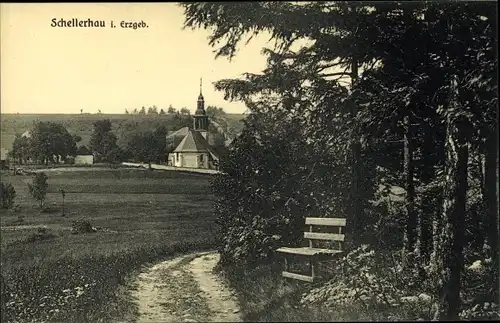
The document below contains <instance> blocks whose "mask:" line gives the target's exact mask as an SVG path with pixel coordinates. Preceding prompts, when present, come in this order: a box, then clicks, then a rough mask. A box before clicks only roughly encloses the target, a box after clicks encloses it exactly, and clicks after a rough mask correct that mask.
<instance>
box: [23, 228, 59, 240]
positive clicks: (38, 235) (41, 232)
mask: <svg viewBox="0 0 500 323" xmlns="http://www.w3.org/2000/svg"><path fill="white" fill-rule="evenodd" d="M55 237H56V235H55V234H53V233H52V232H49V231H48V230H47V228H45V227H41V228H38V229H37V232H35V233H33V234H31V235H29V236H28V237H26V238H25V239H24V240H23V242H24V243H33V242H38V241H43V240H48V239H52V238H55Z"/></svg>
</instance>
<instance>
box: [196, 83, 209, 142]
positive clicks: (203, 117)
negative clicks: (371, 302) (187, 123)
mask: <svg viewBox="0 0 500 323" xmlns="http://www.w3.org/2000/svg"><path fill="white" fill-rule="evenodd" d="M201 87H202V79H201V78H200V95H199V96H198V104H197V107H196V112H195V113H194V116H193V129H194V130H196V131H199V132H200V134H201V135H202V136H203V138H205V139H206V140H208V116H207V113H206V111H205V99H204V98H203V94H202V91H201Z"/></svg>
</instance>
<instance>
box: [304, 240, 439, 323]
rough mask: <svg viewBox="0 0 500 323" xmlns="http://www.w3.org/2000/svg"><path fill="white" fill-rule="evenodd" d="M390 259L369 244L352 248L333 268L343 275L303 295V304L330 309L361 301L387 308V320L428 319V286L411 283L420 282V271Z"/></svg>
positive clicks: (364, 306)
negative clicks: (403, 266)
mask: <svg viewBox="0 0 500 323" xmlns="http://www.w3.org/2000/svg"><path fill="white" fill-rule="evenodd" d="M387 258H388V257H386V256H382V255H378V254H376V253H375V251H374V250H372V249H370V248H369V247H368V246H367V245H364V246H362V247H360V248H357V249H355V250H353V251H351V252H350V253H348V254H347V255H346V256H345V257H343V258H342V259H340V260H339V261H337V262H336V266H335V268H334V271H335V272H338V273H341V274H339V275H335V276H334V278H333V279H332V280H330V281H329V282H327V283H326V284H325V285H322V286H320V287H317V288H315V289H313V290H311V291H310V292H309V293H307V294H304V295H303V297H302V299H301V303H302V304H303V305H308V304H309V305H318V304H321V305H322V306H326V307H331V308H338V307H339V306H341V307H346V306H353V305H355V304H358V305H359V304H360V305H362V307H363V308H366V309H371V310H375V311H382V310H385V311H386V314H385V315H386V319H391V320H394V319H397V320H400V319H402V320H405V319H413V320H415V319H422V318H423V319H426V318H427V319H429V318H430V313H431V305H432V300H433V299H432V297H431V296H430V293H428V290H426V286H425V285H420V286H417V285H416V284H409V282H411V281H413V282H415V281H418V282H420V280H419V278H418V276H417V275H418V273H414V272H412V271H409V270H407V269H403V268H402V266H401V265H400V261H398V260H396V261H394V260H392V261H390V260H389V259H387ZM381 264H384V265H381Z"/></svg>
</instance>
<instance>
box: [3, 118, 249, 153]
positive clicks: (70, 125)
mask: <svg viewBox="0 0 500 323" xmlns="http://www.w3.org/2000/svg"><path fill="white" fill-rule="evenodd" d="M244 117H245V116H244V115H243V114H227V115H226V118H227V121H228V124H229V126H230V127H231V128H232V129H234V131H236V132H239V131H240V130H241V128H242V125H241V122H240V120H242V119H243V118H244ZM105 118H108V119H109V120H110V121H111V124H112V126H113V131H115V133H116V135H117V136H118V137H119V139H120V134H121V131H122V129H121V128H120V125H122V124H124V123H125V122H129V121H130V122H137V124H138V125H141V124H142V125H146V126H145V127H146V128H150V129H151V128H153V127H154V126H153V125H154V124H156V123H161V124H165V125H166V126H167V129H168V130H169V131H173V130H178V129H174V128H172V127H169V124H170V120H171V119H172V118H173V115H168V114H167V115H135V114H134V115H132V114H128V115H127V114H2V115H1V117H0V129H1V136H0V147H2V148H6V149H9V150H10V149H11V148H12V142H13V141H14V138H15V136H16V133H19V134H22V133H23V132H25V131H26V130H29V129H31V127H32V126H33V122H34V121H37V120H38V121H52V122H58V123H62V124H63V125H64V126H65V127H66V129H68V131H69V133H71V134H75V135H79V136H81V137H82V141H81V143H80V144H79V145H85V146H88V143H89V140H90V135H91V133H92V125H93V123H94V122H95V121H97V120H102V119H105ZM147 125H151V127H147Z"/></svg>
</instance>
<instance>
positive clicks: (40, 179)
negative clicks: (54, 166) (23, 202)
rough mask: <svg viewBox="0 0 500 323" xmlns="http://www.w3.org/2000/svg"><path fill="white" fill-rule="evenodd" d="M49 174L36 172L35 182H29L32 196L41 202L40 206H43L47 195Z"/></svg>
mask: <svg viewBox="0 0 500 323" xmlns="http://www.w3.org/2000/svg"><path fill="white" fill-rule="evenodd" d="M47 178H48V177H47V175H45V173H44V172H40V173H36V174H35V176H34V177H33V182H32V183H31V184H28V187H29V191H30V194H31V196H33V198H35V200H37V201H38V202H39V203H40V208H43V203H44V202H45V196H46V195H47V188H48V186H49V185H48V184H47Z"/></svg>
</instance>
